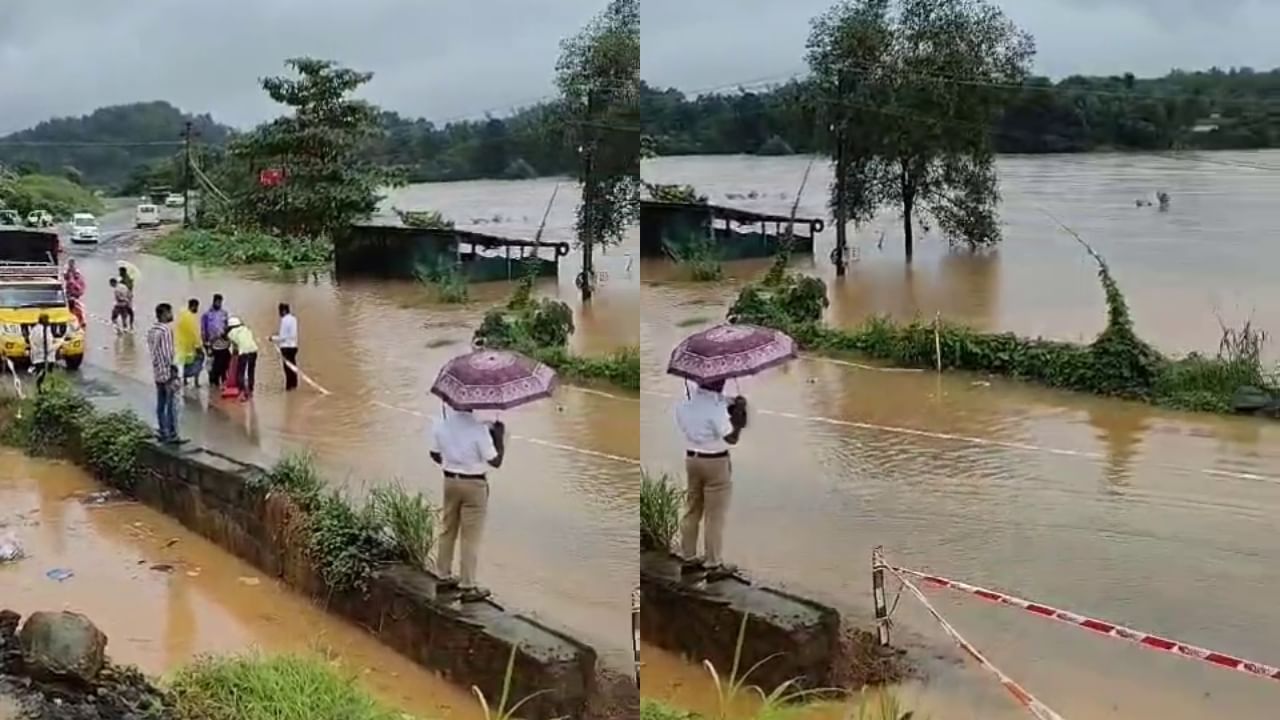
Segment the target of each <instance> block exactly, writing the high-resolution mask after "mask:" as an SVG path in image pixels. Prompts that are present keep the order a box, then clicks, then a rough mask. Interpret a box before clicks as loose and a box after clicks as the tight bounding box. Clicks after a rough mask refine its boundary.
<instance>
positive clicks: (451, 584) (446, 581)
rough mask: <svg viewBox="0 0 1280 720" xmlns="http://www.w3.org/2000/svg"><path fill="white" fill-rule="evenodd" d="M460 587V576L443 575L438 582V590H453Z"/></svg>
mask: <svg viewBox="0 0 1280 720" xmlns="http://www.w3.org/2000/svg"><path fill="white" fill-rule="evenodd" d="M457 589H458V578H456V577H442V578H440V581H439V582H437V583H436V592H453V591H455V590H457Z"/></svg>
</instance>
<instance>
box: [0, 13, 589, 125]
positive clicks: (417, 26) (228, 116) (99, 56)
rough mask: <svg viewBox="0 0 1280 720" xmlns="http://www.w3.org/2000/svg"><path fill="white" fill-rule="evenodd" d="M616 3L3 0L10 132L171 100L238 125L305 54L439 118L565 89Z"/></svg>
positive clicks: (1, 60)
mask: <svg viewBox="0 0 1280 720" xmlns="http://www.w3.org/2000/svg"><path fill="white" fill-rule="evenodd" d="M605 5H606V0H214V1H212V2H210V1H208V0H206V1H204V2H193V1H191V0H0V134H4V133H7V132H11V131H14V130H19V129H22V128H25V127H28V126H30V125H32V124H34V123H36V122H39V121H40V120H44V119H47V118H49V117H51V116H62V115H82V114H85V113H88V112H91V111H92V110H94V109H95V108H97V107H100V106H103V105H111V104H119V103H125V102H133V101H138V100H168V101H170V102H172V103H174V104H175V105H178V106H179V107H181V108H182V109H184V110H187V111H190V112H210V113H212V114H213V115H214V117H216V118H217V119H218V120H221V121H223V122H226V123H230V124H232V125H237V126H247V125H252V124H254V123H256V122H258V121H260V120H263V119H265V118H268V117H272V116H274V115H275V114H276V107H277V106H275V105H273V104H272V103H271V101H270V100H269V99H268V98H267V97H266V95H265V94H264V93H263V92H262V90H261V89H260V88H259V87H258V86H257V83H256V80H257V78H258V77H261V76H264V75H274V74H279V73H281V72H282V71H283V69H284V68H283V65H282V60H283V59H284V58H286V57H291V56H296V55H312V56H316V57H324V58H330V59H334V60H339V61H341V62H342V63H344V64H346V65H349V66H351V67H354V68H356V69H360V70H369V71H372V72H374V73H375V76H374V79H373V82H371V83H370V84H369V85H368V86H366V91H365V93H364V95H365V96H366V97H367V98H368V99H370V100H372V101H374V102H377V103H378V104H380V105H383V106H384V107H386V108H388V109H393V110H396V111H399V112H401V113H404V114H408V115H413V116H423V117H428V118H431V119H449V118H455V117H457V116H460V115H465V116H472V115H482V114H483V112H484V111H486V110H491V109H495V110H499V112H501V111H503V109H505V108H506V107H508V106H510V105H512V104H516V103H524V102H527V101H530V100H535V99H538V98H541V97H543V96H545V95H548V94H550V93H552V92H554V86H553V73H554V69H555V62H556V58H557V57H558V56H559V42H560V39H561V38H563V37H565V36H567V35H571V34H574V33H576V32H577V31H578V30H579V29H580V28H581V27H582V26H583V25H585V24H586V23H587V22H588V21H589V20H590V19H591V17H592V16H593V15H595V14H596V13H597V12H599V11H600V10H603V9H604V7H605Z"/></svg>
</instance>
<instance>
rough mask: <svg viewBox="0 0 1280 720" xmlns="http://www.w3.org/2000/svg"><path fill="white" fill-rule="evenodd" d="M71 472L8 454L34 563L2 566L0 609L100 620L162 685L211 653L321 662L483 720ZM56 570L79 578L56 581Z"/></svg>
mask: <svg viewBox="0 0 1280 720" xmlns="http://www.w3.org/2000/svg"><path fill="white" fill-rule="evenodd" d="M100 489H101V486H100V485H98V484H97V483H95V482H94V481H93V479H92V478H90V477H89V476H88V475H86V474H85V473H84V472H83V471H81V470H80V469H78V468H76V467H75V466H73V465H71V464H68V463H61V462H50V461H44V460H34V459H31V458H27V457H24V456H22V455H21V454H19V453H17V452H14V451H12V450H8V449H4V448H0V532H10V531H11V532H14V533H16V535H17V537H19V538H20V539H21V541H22V542H23V544H24V545H25V549H26V552H27V557H26V558H25V559H23V560H21V561H19V562H16V563H13V564H8V565H4V566H0V588H3V592H2V593H0V606H3V607H7V608H11V609H14V610H17V611H18V612H20V613H21V614H23V615H27V614H29V613H32V612H35V611H37V610H61V609H68V610H72V611H75V612H80V613H84V614H85V615H87V616H89V617H90V618H91V619H92V620H93V621H94V622H95V623H96V624H97V625H98V626H99V627H101V628H102V630H103V632H105V633H106V634H107V636H108V638H109V639H110V640H109V644H108V646H107V652H108V653H109V654H110V655H111V657H112V658H113V659H114V660H116V661H118V662H122V663H128V664H134V665H137V666H139V667H140V668H142V669H143V670H144V671H146V672H148V673H150V674H152V675H162V674H164V673H167V672H170V671H172V670H174V669H175V668H177V667H178V666H181V665H184V664H186V663H188V662H190V661H191V660H192V659H193V658H194V657H195V656H196V655H198V654H201V653H234V652H243V651H246V650H249V649H252V648H256V649H261V650H263V651H266V652H301V653H312V652H318V653H322V654H324V655H325V656H328V657H334V658H337V659H338V660H339V662H340V663H341V665H342V667H343V669H344V670H345V671H347V672H350V673H352V674H355V675H356V676H357V677H359V678H360V682H361V684H362V685H364V686H365V687H366V688H368V689H369V690H370V691H371V692H373V693H375V694H376V695H377V696H378V697H380V698H381V699H382V700H384V701H385V702H387V703H388V704H390V705H392V706H394V707H397V708H400V709H401V710H403V711H405V712H410V713H414V714H416V715H418V716H420V717H423V718H449V719H450V720H454V719H458V720H479V718H481V717H483V716H482V714H481V713H480V711H479V709H478V708H477V707H476V706H475V704H474V702H473V701H472V699H471V697H470V696H469V695H468V694H467V693H466V692H464V691H463V690H462V689H460V688H458V687H457V686H454V685H451V684H450V683H448V682H447V681H445V680H444V679H443V678H440V677H439V676H437V675H434V674H432V673H429V672H427V671H426V670H424V669H423V668H421V667H419V666H418V665H415V664H414V663H413V662H411V661H409V660H407V659H405V658H403V657H401V656H400V655H398V654H397V653H396V652H395V651H393V650H391V649H389V648H387V647H385V646H383V645H382V644H381V643H379V642H378V641H377V640H375V639H374V638H373V637H371V636H370V635H368V634H367V633H365V632H364V631H362V630H360V629H358V628H356V627H355V626H353V625H350V624H347V623H345V622H343V621H342V620H340V619H337V618H335V617H333V616H331V615H329V614H328V613H327V612H325V611H324V610H322V609H320V608H319V607H317V606H315V605H312V604H311V603H310V602H308V601H307V600H306V599H304V598H303V597H302V596H300V595H298V594H297V593H295V592H293V591H292V590H290V589H289V588H287V587H285V586H284V585H281V584H279V583H278V582H277V581H276V580H275V579H273V578H270V577H267V576H265V575H263V574H262V573H260V572H258V571H257V570H256V569H255V568H253V567H252V566H250V565H248V564H246V563H244V562H242V561H240V560H238V559H236V558H235V557H233V556H231V555H230V554H228V553H226V552H225V551H223V550H222V549H221V548H219V547H217V546H215V545H213V544H212V543H209V542H208V541H206V540H204V539H203V538H201V537H199V536H197V535H195V534H193V533H191V532H189V531H187V530H186V529H185V528H184V527H182V526H181V525H180V524H179V523H177V522H176V521H174V520H173V519H171V518H169V517H168V516H166V515H163V514H161V513H159V512H156V511H154V510H152V509H150V508H148V507H146V506H144V505H140V504H137V503H126V504H108V505H102V506H94V505H90V504H86V503H84V502H83V501H82V497H83V496H84V495H85V494H86V493H91V492H95V491H97V490H100ZM55 568H65V569H67V570H71V571H72V572H73V573H74V575H72V576H71V577H70V578H68V579H66V580H64V581H62V582H56V581H54V580H51V579H49V578H48V577H46V576H45V573H46V572H47V571H49V570H52V569H55Z"/></svg>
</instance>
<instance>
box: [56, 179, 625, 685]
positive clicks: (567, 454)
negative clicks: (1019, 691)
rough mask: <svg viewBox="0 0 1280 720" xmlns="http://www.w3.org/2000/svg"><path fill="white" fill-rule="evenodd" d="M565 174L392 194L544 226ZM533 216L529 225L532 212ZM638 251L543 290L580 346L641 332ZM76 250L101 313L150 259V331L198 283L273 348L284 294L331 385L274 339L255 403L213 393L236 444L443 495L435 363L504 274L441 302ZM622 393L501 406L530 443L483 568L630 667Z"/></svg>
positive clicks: (500, 482)
mask: <svg viewBox="0 0 1280 720" xmlns="http://www.w3.org/2000/svg"><path fill="white" fill-rule="evenodd" d="M554 185H555V181H545V180H543V181H530V182H527V183H523V182H520V183H517V182H507V183H497V182H476V183H457V184H453V185H432V186H414V187H409V188H404V189H401V190H400V191H398V194H397V196H396V197H394V198H393V199H391V200H390V201H389V202H388V206H390V205H391V204H395V205H397V206H399V207H401V208H402V209H421V208H423V207H430V208H433V209H439V210H442V211H443V212H444V213H445V214H446V216H449V217H452V218H454V219H455V220H456V221H457V222H458V225H459V226H460V227H468V228H474V229H479V230H483V231H485V232H492V233H497V234H503V233H527V235H529V236H532V234H533V232H534V231H535V230H536V227H537V224H538V222H539V221H540V220H541V217H542V213H543V211H544V209H545V207H546V204H547V200H548V199H549V198H550V195H551V192H552V188H553V187H554ZM415 197H418V198H422V200H421V202H419V201H418V200H415V199H414V198H415ZM428 199H429V200H428ZM576 200H577V189H576V187H574V186H573V185H572V184H570V183H566V184H565V185H564V186H563V187H562V188H561V190H560V193H559V196H558V198H557V201H556V205H555V207H554V208H553V211H552V213H551V217H550V219H549V220H548V224H547V230H546V233H545V234H544V238H545V239H548V240H570V239H571V238H572V222H573V217H574V203H575V202H576ZM494 215H502V216H503V217H510V218H515V219H514V220H510V221H507V222H508V223H510V224H509V225H508V224H504V223H493V222H486V223H484V224H483V225H479V226H475V225H472V224H471V223H470V219H471V218H472V217H473V216H474V217H476V218H481V217H487V218H490V219H492V217H493V216H494ZM526 216H527V217H528V218H529V219H530V222H531V223H532V229H530V228H529V227H528V226H525V225H520V223H523V222H524V218H525V217H526ZM126 222H127V219H126ZM106 229H108V230H109V229H110V228H109V227H108V228H106ZM636 247H638V238H637V237H633V238H631V247H630V248H628V247H625V246H624V247H623V248H619V249H615V250H612V251H611V252H610V254H609V255H608V256H606V257H604V258H601V261H600V262H599V263H598V264H597V267H598V268H599V269H602V270H605V271H606V272H607V273H608V277H607V279H606V280H605V281H604V282H603V283H602V285H601V287H600V289H599V293H598V295H597V297H596V299H595V301H594V302H593V304H592V306H591V307H590V308H587V309H585V310H584V309H583V308H582V305H581V303H580V302H579V301H578V300H577V298H576V291H575V290H574V287H573V278H574V275H575V274H576V272H577V268H576V262H577V256H576V255H570V256H569V257H568V258H566V259H565V262H562V266H561V272H560V277H559V279H558V281H550V280H548V281H547V282H545V283H544V284H542V285H540V286H539V292H540V293H542V294H547V295H552V296H559V297H560V298H561V299H563V300H565V301H566V302H568V303H569V305H570V306H571V307H573V308H574V313H575V323H576V325H577V332H576V334H575V335H574V339H573V343H574V345H575V347H576V349H578V350H579V351H580V352H584V353H604V352H607V351H610V350H613V349H615V348H617V347H619V346H622V345H635V344H636V343H637V342H638V338H637V328H638V321H639V318H638V314H639V309H638V307H639V274H638V268H632V269H631V272H630V277H629V278H628V270H627V258H626V252H628V250H630V252H632V254H633V255H634V254H638V253H637V251H636V249H635V248H636ZM72 252H73V253H74V254H75V255H76V256H77V257H79V258H80V260H79V262H80V263H81V265H82V267H83V268H84V271H85V273H86V275H87V276H88V282H89V292H88V304H89V310H90V311H91V312H94V313H96V314H98V315H99V316H105V315H107V314H108V313H109V309H110V302H111V301H110V297H111V296H110V291H109V288H108V286H107V279H108V277H109V276H110V275H112V274H114V272H115V262H116V261H117V260H118V259H122V258H126V257H127V258H128V259H130V260H131V261H132V262H134V263H136V264H137V265H138V267H139V268H140V270H141V273H142V279H141V280H140V282H139V284H138V287H137V290H136V296H137V299H136V305H135V307H136V308H137V312H138V322H139V327H140V328H143V329H145V327H147V326H148V324H149V322H148V321H147V317H148V316H149V313H150V310H149V308H153V307H154V305H155V303H157V302H161V301H168V302H172V303H174V304H175V306H178V305H180V304H185V300H186V299H187V298H188V297H196V298H199V299H200V300H201V302H202V304H207V303H208V302H209V298H210V297H211V296H212V295H213V293H215V292H218V293H222V294H223V295H224V296H225V297H226V307H227V308H228V310H229V311H230V312H231V313H232V314H236V315H240V316H241V317H243V318H244V319H245V321H246V323H248V325H249V326H250V327H251V328H252V329H253V330H254V332H255V334H256V335H257V336H258V338H259V343H260V344H262V345H264V346H266V345H268V344H267V343H266V338H267V337H268V336H270V335H272V334H274V333H275V332H276V330H275V328H276V324H277V322H278V317H277V314H276V305H277V303H279V302H281V301H284V302H288V303H290V304H291V305H292V306H293V309H294V312H295V314H296V315H297V317H298V320H299V328H300V337H301V350H300V354H299V361H300V365H301V367H302V369H303V371H304V372H306V373H307V374H308V375H310V376H311V377H312V378H313V379H314V380H315V381H316V382H318V383H319V384H320V385H322V386H324V387H325V388H326V389H328V390H330V391H331V392H332V395H330V396H327V397H322V396H320V395H319V394H318V393H316V392H314V391H312V390H311V389H309V388H308V387H307V386H306V385H305V384H304V385H303V386H302V388H301V389H300V391H299V392H297V393H294V394H292V395H286V394H285V393H284V391H283V385H284V380H283V376H282V373H281V371H280V368H279V365H278V362H277V361H276V359H275V358H274V357H273V356H272V353H273V350H271V349H270V348H269V347H264V350H263V357H262V359H261V360H260V362H259V366H258V368H259V369H258V394H257V397H256V399H255V401H254V403H252V404H250V405H246V406H242V405H239V404H237V403H227V402H223V401H215V402H214V403H213V406H214V407H213V409H212V410H211V411H210V412H215V413H219V414H222V415H225V416H226V417H229V418H230V419H231V420H232V421H234V422H235V423H237V424H239V425H240V426H241V427H243V428H244V432H243V433H242V436H241V438H240V441H239V443H237V444H236V447H232V448H230V449H231V452H232V453H233V454H237V453H239V454H241V455H242V456H244V457H250V458H260V459H270V458H276V457H279V456H280V455H281V454H282V453H284V452H286V451H288V450H290V449H308V450H310V451H312V452H313V453H315V455H316V457H317V459H318V460H319V462H320V464H321V465H322V467H323V468H324V470H325V473H326V475H327V477H328V478H329V479H330V480H332V481H334V482H336V483H343V484H345V486H346V487H348V488H349V489H350V490H351V491H352V492H353V493H355V494H360V493H363V492H366V491H367V490H368V489H369V488H370V487H372V486H374V485H376V484H377V483H384V482H392V481H397V480H398V481H400V482H402V483H403V484H404V485H406V486H407V487H409V488H411V489H414V490H422V491H424V492H425V493H426V494H427V495H428V497H431V498H433V499H434V500H435V501H436V502H438V501H439V498H440V492H441V491H440V483H441V480H440V474H439V471H438V469H437V468H436V467H435V466H434V465H433V464H432V463H431V461H430V459H429V458H428V456H427V451H426V444H425V438H426V432H427V429H428V424H429V422H430V418H431V417H434V416H435V415H436V414H438V413H439V412H440V403H439V402H438V401H437V400H436V399H435V398H434V396H431V395H429V393H428V390H429V388H430V385H431V383H432V381H433V380H434V379H435V375H436V373H437V371H438V370H439V368H440V367H441V365H442V364H443V363H444V362H445V361H446V360H447V359H448V358H450V357H452V356H454V355H456V354H458V353H462V352H465V351H467V350H468V349H469V347H470V345H469V343H470V339H471V335H472V332H473V330H474V329H475V327H477V326H478V325H479V323H480V320H481V318H482V316H483V315H484V312H485V310H487V309H488V308H489V307H490V306H491V305H493V304H495V303H499V302H504V301H505V300H506V298H507V296H508V295H509V293H510V290H511V287H510V286H509V285H508V284H506V283H493V284H488V285H477V286H472V298H473V301H472V302H471V303H469V304H467V305H461V306H459V305H434V304H431V302H430V299H431V295H430V292H429V291H428V290H427V289H425V288H423V287H421V286H419V285H416V284H413V283H391V282H387V283H380V282H351V283H346V282H344V283H341V284H339V283H335V282H334V281H333V280H332V279H331V278H330V277H329V276H328V275H327V274H312V275H302V276H299V275H295V276H274V275H271V274H259V275H246V274H243V273H237V272H227V271H214V270H200V269H188V268H184V267H180V266H178V265H175V264H173V263H170V262H168V261H166V260H163V259H160V258H155V257H151V256H146V255H139V256H135V255H131V254H129V253H127V252H121V247H120V246H118V245H112V244H111V243H108V244H106V245H104V246H103V247H101V248H96V249H89V250H80V249H73V251H72ZM90 329H91V331H92V333H91V335H90V343H89V344H90V349H89V352H88V355H87V360H86V362H87V363H88V364H89V365H91V366H93V367H94V368H95V369H97V368H101V369H103V370H107V371H112V372H117V373H120V374H123V375H125V376H128V377H130V378H134V379H137V380H140V381H142V382H150V379H151V369H150V364H149V362H148V360H147V356H146V343H145V339H144V338H143V337H142V336H141V335H139V336H137V337H134V336H123V337H116V336H115V334H114V332H113V331H112V329H111V328H110V327H109V326H108V325H105V324H103V323H101V322H99V323H93V324H91V328H90ZM193 394H194V391H193ZM622 395H625V393H622V394H621V395H620V396H618V397H609V396H607V395H604V394H601V393H598V392H589V391H585V390H580V389H575V388H572V387H564V388H563V389H562V390H560V391H558V393H557V396H556V397H555V398H554V399H552V400H551V401H547V402H542V403H539V404H536V405H533V406H530V407H526V408H521V409H518V410H516V411H513V412H509V413H506V414H505V417H504V419H505V420H506V422H507V425H508V427H509V431H510V433H512V434H513V435H514V436H519V437H520V438H523V439H521V440H514V439H513V441H512V442H511V443H510V445H509V448H508V457H507V462H506V463H505V464H504V466H503V469H502V470H500V471H498V472H496V473H495V476H494V478H493V480H492V485H493V495H492V498H491V500H490V506H489V518H488V523H487V527H486V531H485V542H484V544H483V546H482V547H481V561H480V570H479V575H480V577H479V580H480V582H481V583H482V584H484V585H486V586H487V587H490V588H492V589H493V591H494V593H495V596H496V597H497V598H498V599H499V600H500V601H502V602H504V603H508V604H509V605H510V607H512V608H518V609H520V610H525V611H529V612H530V613H531V614H533V615H535V616H537V617H538V618H539V619H541V620H543V621H546V622H547V623H549V624H551V625H553V626H560V627H567V628H568V629H569V630H571V631H572V632H573V633H574V634H575V635H577V636H578V637H580V638H582V639H583V640H585V641H587V642H589V643H591V644H592V645H594V646H595V647H596V648H597V649H598V650H599V651H600V653H601V656H602V658H603V660H604V662H605V663H607V664H608V665H610V666H611V667H614V668H617V669H620V670H626V669H627V668H629V667H630V666H631V660H630V657H631V643H630V640H629V632H630V630H629V622H628V619H627V618H628V610H629V608H630V603H629V600H630V589H631V588H632V587H633V586H634V584H635V582H636V580H635V578H636V575H637V552H638V550H637V548H638V541H637V520H636V513H635V508H636V505H637V503H638V497H639V486H640V481H639V469H638V464H637V463H636V458H638V457H639V439H638V438H639V433H638V429H637V428H638V408H639V406H638V402H637V399H636V398H635V397H634V396H630V397H625V396H622Z"/></svg>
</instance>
